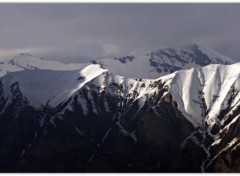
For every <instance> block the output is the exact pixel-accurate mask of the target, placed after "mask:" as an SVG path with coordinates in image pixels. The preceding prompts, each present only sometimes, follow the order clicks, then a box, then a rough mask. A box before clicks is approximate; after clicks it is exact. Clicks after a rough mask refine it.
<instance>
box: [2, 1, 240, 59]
mask: <svg viewBox="0 0 240 176" xmlns="http://www.w3.org/2000/svg"><path fill="white" fill-rule="evenodd" d="M186 43H200V44H202V45H205V46H207V47H210V48H213V49H215V50H217V51H219V52H221V53H223V54H225V55H228V56H230V57H233V58H237V59H238V58H239V60H240V4H0V59H2V58H6V57H10V56H13V55H15V54H18V53H21V52H28V53H31V54H33V55H37V56H43V57H46V58H48V59H56V60H57V59H59V60H62V59H63V58H68V60H67V59H65V62H68V61H74V60H76V59H78V60H79V61H84V60H86V58H91V57H94V58H101V57H114V56H123V55H127V54H134V53H139V52H143V53H145V52H150V51H152V50H155V49H158V48H161V47H165V46H174V45H180V44H186Z"/></svg>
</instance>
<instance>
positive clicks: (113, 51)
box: [102, 43, 120, 57]
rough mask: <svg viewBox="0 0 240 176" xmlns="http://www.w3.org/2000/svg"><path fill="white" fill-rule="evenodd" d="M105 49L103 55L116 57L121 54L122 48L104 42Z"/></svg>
mask: <svg viewBox="0 0 240 176" xmlns="http://www.w3.org/2000/svg"><path fill="white" fill-rule="evenodd" d="M102 50H103V54H102V56H103V57H116V56H118V55H119V54H120V48H119V47H117V46H116V45H114V44H111V43H110V44H103V45H102Z"/></svg>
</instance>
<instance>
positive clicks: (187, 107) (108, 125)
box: [0, 45, 240, 172]
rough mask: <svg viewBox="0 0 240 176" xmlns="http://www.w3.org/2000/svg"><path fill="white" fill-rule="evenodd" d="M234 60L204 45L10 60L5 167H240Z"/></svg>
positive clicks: (2, 83)
mask: <svg viewBox="0 0 240 176" xmlns="http://www.w3.org/2000/svg"><path fill="white" fill-rule="evenodd" d="M234 62H235V61H234V60H232V59H230V58H228V57H225V56H223V55H220V54H218V53H216V52H214V51H210V50H209V49H203V48H202V47H199V46H197V45H188V46H184V47H181V48H175V49H173V48H171V49H170V48H165V49H161V50H158V51H154V52H151V53H150V54H148V55H145V56H144V57H137V56H126V57H123V58H112V59H103V60H100V61H95V62H94V64H62V63H59V62H56V61H47V60H44V59H41V58H37V57H33V56H31V55H29V54H21V55H19V56H16V57H14V58H13V59H8V60H5V61H4V62H2V63H1V74H2V77H1V79H0V99H1V101H0V111H1V112H0V141H2V142H1V143H0V150H1V153H0V171H4V172H9V171H19V172H31V171H32V172H147V171H148V172H191V171H192V172H238V171H239V170H240V165H239V162H238V161H239V159H240V157H239V155H237V153H239V152H240V148H239V147H240V145H239V144H240V130H239V129H240V125H239V124H240V123H239V119H240V118H239V117H240V94H239V91H240V69H239V68H240V63H234ZM98 63H99V64H98ZM147 63H148V64H147ZM233 63H234V64H233ZM118 66H119V67H118ZM124 67H125V68H124ZM160 70H162V71H160ZM164 70H165V71H166V72H165V71H164ZM177 70H178V71H177ZM140 72H141V73H140ZM170 72H173V73H170ZM120 73H123V74H122V75H121V74H120ZM146 75H147V76H146ZM146 78H148V79H146ZM149 78H151V79H149Z"/></svg>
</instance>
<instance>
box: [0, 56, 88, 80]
mask: <svg viewBox="0 0 240 176" xmlns="http://www.w3.org/2000/svg"><path fill="white" fill-rule="evenodd" d="M86 65H88V64H77V63H74V64H64V63H61V62H57V61H50V60H46V59H44V58H39V57H36V56H32V55H31V54H28V53H21V54H19V55H17V56H14V57H13V58H10V59H6V60H4V61H2V62H1V63H0V76H3V75H5V74H7V73H9V72H15V71H22V70H35V69H44V70H77V69H81V68H83V67H84V66H86Z"/></svg>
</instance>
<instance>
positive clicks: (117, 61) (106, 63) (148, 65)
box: [98, 44, 236, 79]
mask: <svg viewBox="0 0 240 176" xmlns="http://www.w3.org/2000/svg"><path fill="white" fill-rule="evenodd" d="M98 63H100V64H102V65H103V67H104V68H107V69H109V70H110V71H111V72H113V73H115V74H118V75H122V76H126V77H131V78H140V77H142V78H151V79H156V78H158V77H160V76H164V75H167V74H170V73H173V72H175V71H178V70H182V69H189V68H192V67H201V66H206V65H209V64H225V65H229V64H233V63H236V61H235V60H233V59H231V58H229V57H227V56H224V55H222V54H220V53H217V52H216V51H213V50H211V49H209V48H206V47H203V46H200V45H196V44H188V45H183V46H178V47H169V48H162V49H159V50H156V51H153V52H150V53H148V54H146V55H136V56H134V55H131V56H125V57H122V58H113V59H112V58H108V59H102V60H100V61H99V62H98Z"/></svg>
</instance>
